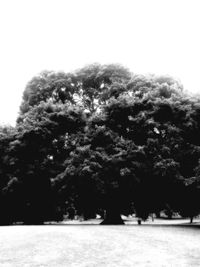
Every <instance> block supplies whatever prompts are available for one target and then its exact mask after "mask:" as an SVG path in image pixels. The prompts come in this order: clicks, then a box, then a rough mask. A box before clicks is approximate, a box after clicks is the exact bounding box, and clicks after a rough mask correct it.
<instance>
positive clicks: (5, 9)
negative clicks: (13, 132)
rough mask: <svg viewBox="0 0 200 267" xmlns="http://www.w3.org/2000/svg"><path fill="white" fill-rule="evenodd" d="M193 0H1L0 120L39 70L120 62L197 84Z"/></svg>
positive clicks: (198, 4)
mask: <svg viewBox="0 0 200 267" xmlns="http://www.w3.org/2000/svg"><path fill="white" fill-rule="evenodd" d="M199 14H200V1H199V0H1V1H0V123H10V124H12V125H14V123H15V120H16V117H17V113H18V110H19V105H20V102H21V97H22V93H23V90H24V88H25V86H26V83H27V82H28V81H29V80H30V79H31V78H32V77H33V76H34V75H35V74H37V73H39V72H40V71H42V70H45V69H48V70H64V71H70V70H74V69H76V68H80V67H82V66H84V65H85V64H88V63H93V62H100V63H102V64H103V63H121V64H123V65H125V66H126V67H129V68H130V69H131V70H132V71H133V72H135V73H146V72H151V73H158V74H170V75H173V76H175V77H177V78H179V79H180V80H181V81H182V83H183V85H184V87H185V89H187V90H189V91H191V92H200V83H199V81H200V15H199Z"/></svg>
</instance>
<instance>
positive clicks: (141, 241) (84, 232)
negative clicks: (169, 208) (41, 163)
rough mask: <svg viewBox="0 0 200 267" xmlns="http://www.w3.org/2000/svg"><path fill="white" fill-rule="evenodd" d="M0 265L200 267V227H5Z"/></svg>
mask: <svg viewBox="0 0 200 267" xmlns="http://www.w3.org/2000/svg"><path fill="white" fill-rule="evenodd" d="M0 266H13V267H18V266H19V267H23V266H31V267H32V266H52V267H54V266H55V267H56V266H76V267H82V266H84V267H95V266H98V267H99V266H109V267H113V266H117V267H118V266H123V267H126V266H173V267H174V266H181V267H183V266H187V267H188V266H200V228H199V227H198V226H196V227H195V226H188V225H187V226H186V225H185V226H184V225H182V226H176V225H175V226H171V225H156V224H155V225H148V224H147V225H141V226H138V225H127V226H98V225H46V226H2V227H0Z"/></svg>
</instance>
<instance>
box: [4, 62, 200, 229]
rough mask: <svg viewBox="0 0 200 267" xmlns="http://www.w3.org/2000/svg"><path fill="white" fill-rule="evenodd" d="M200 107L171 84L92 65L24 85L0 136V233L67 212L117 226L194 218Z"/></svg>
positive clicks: (199, 179) (199, 178) (199, 194)
mask: <svg viewBox="0 0 200 267" xmlns="http://www.w3.org/2000/svg"><path fill="white" fill-rule="evenodd" d="M199 137H200V98H199V97H192V96H190V95H188V94H187V93H186V92H185V91H184V90H183V86H182V84H181V83H180V82H179V81H178V80H176V79H174V78H172V77H170V76H156V75H136V74H134V73H132V72H130V71H129V70H128V69H127V68H125V67H123V66H121V65H117V64H110V65H100V64H92V65H88V66H85V67H84V68H81V69H78V70H76V71H74V72H71V73H64V72H54V71H44V72H41V73H40V74H38V75H37V76H35V77H33V78H32V80H31V81H29V82H28V84H27V86H26V88H25V90H24V93H23V98H22V103H21V106H20V112H19V116H18V118H17V122H16V126H15V127H11V126H1V127H0V212H1V216H0V224H1V225H4V224H12V223H19V222H20V223H25V224H40V223H44V222H46V221H54V220H57V221H60V220H62V219H63V216H64V215H65V214H66V212H68V213H71V214H73V210H75V211H76V214H78V215H81V216H83V217H84V219H85V220H87V219H90V218H95V216H96V214H99V215H101V216H102V218H104V220H103V222H102V223H103V224H122V223H123V220H122V219H121V215H122V214H124V215H129V214H133V213H135V214H136V216H137V217H138V218H141V219H143V220H145V219H147V218H148V216H149V214H151V213H155V214H157V216H159V214H160V213H161V212H162V211H164V210H165V211H166V212H167V214H168V215H169V216H170V215H171V214H173V212H176V213H179V214H180V215H181V216H183V217H190V218H191V221H192V218H193V217H194V216H196V215H198V214H199V213H200V161H199V159H200V138H199Z"/></svg>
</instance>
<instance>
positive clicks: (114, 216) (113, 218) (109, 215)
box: [100, 209, 124, 225]
mask: <svg viewBox="0 0 200 267" xmlns="http://www.w3.org/2000/svg"><path fill="white" fill-rule="evenodd" d="M100 224H101V225H109V224H124V221H123V220H122V218H121V215H120V213H119V212H118V211H116V210H114V209H108V210H106V214H105V219H104V220H103V221H102V222H101V223H100Z"/></svg>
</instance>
